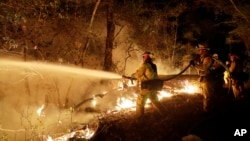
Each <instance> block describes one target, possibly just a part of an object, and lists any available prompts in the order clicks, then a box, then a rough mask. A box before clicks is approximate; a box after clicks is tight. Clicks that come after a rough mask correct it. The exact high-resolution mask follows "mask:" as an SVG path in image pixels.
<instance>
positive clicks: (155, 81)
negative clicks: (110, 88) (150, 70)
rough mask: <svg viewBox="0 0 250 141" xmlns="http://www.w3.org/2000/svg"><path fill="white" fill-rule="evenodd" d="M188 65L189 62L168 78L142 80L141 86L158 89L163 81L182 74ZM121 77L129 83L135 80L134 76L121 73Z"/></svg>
mask: <svg viewBox="0 0 250 141" xmlns="http://www.w3.org/2000/svg"><path fill="white" fill-rule="evenodd" d="M190 66H191V64H189V65H188V66H186V67H185V68H184V69H183V70H182V71H180V72H179V73H178V74H175V75H172V76H171V77H168V78H163V79H159V78H158V79H152V80H147V81H143V82H142V83H141V87H142V88H149V89H156V90H159V89H161V88H162V87H163V82H164V81H169V80H172V79H174V78H176V77H178V76H180V75H182V74H183V73H184V72H185V71H186V70H187V69H188V68H189V67H190ZM122 77H123V78H126V79H129V80H131V83H133V80H136V78H134V77H130V76H125V75H123V76H122Z"/></svg>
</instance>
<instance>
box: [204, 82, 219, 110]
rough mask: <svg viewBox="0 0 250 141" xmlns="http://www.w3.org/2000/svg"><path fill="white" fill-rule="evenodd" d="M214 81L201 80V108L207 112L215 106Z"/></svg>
mask: <svg viewBox="0 0 250 141" xmlns="http://www.w3.org/2000/svg"><path fill="white" fill-rule="evenodd" d="M214 85H215V84H214V82H212V81H208V80H206V79H203V80H202V81H201V88H202V95H203V110H204V111H205V112H209V111H212V110H214V108H215V106H216V94H215V90H214Z"/></svg>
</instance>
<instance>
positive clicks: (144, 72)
mask: <svg viewBox="0 0 250 141" xmlns="http://www.w3.org/2000/svg"><path fill="white" fill-rule="evenodd" d="M132 77H134V78H136V79H137V82H138V86H139V87H140V93H139V94H138V97H137V101H136V117H137V118H141V117H142V116H143V115H144V106H145V104H146V101H147V99H150V100H151V102H152V104H153V105H154V107H155V108H156V109H157V111H158V112H159V113H160V114H161V115H163V114H164V112H165V108H164V106H163V105H162V104H161V103H160V102H159V100H158V96H157V90H154V89H151V88H146V87H141V86H142V85H141V84H142V83H143V82H145V81H147V80H153V79H157V78H158V73H157V66H156V65H155V64H154V63H153V54H152V53H150V52H144V53H143V63H142V65H141V66H140V68H139V69H137V71H136V72H135V73H133V74H132Z"/></svg>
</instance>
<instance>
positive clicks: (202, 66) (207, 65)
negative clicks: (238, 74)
mask: <svg viewBox="0 0 250 141" xmlns="http://www.w3.org/2000/svg"><path fill="white" fill-rule="evenodd" d="M212 63H213V60H212V58H210V57H205V58H204V60H203V63H201V64H197V65H195V68H196V69H197V70H200V71H206V70H208V69H209V68H210V67H211V65H212Z"/></svg>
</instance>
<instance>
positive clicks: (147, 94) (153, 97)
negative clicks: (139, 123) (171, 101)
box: [136, 89, 166, 118]
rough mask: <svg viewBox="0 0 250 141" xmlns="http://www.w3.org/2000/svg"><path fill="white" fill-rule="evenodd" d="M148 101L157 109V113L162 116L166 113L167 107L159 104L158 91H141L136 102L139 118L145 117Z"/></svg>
mask: <svg viewBox="0 0 250 141" xmlns="http://www.w3.org/2000/svg"><path fill="white" fill-rule="evenodd" d="M148 99H150V101H151V102H152V104H153V106H154V107H155V108H156V110H157V112H159V114H160V115H161V116H163V115H164V114H165V113H166V109H165V107H164V106H163V105H162V104H161V103H160V102H159V99H158V96H157V91H152V90H148V89H141V90H140V93H139V94H138V97H137V101H136V117H137V118H141V117H142V116H143V115H144V108H145V105H146V102H147V100H148Z"/></svg>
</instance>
